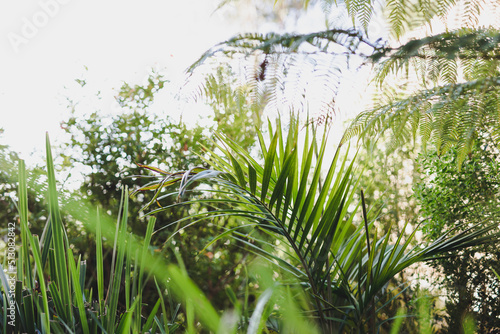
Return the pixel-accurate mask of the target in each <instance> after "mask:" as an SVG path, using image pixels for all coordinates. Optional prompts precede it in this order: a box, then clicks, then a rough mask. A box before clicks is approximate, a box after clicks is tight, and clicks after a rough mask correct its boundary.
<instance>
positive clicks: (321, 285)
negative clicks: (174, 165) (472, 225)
mask: <svg viewBox="0 0 500 334" xmlns="http://www.w3.org/2000/svg"><path fill="white" fill-rule="evenodd" d="M299 123H300V122H299V120H298V118H297V117H292V118H291V122H290V125H289V126H288V127H287V128H284V127H283V126H282V124H281V122H280V120H278V121H277V123H276V125H275V126H271V125H269V138H268V140H265V139H264V137H263V134H262V133H261V132H259V139H260V154H261V156H262V160H259V159H255V158H253V157H252V156H251V155H250V154H249V153H248V152H247V151H246V150H244V149H242V148H241V147H240V146H239V145H238V144H237V143H235V142H234V141H231V140H229V139H227V138H226V137H224V136H223V135H219V140H220V143H219V144H218V145H217V149H216V151H217V152H216V151H212V152H210V158H209V159H208V160H207V162H208V163H209V164H210V165H211V166H212V168H213V169H203V168H194V169H191V170H189V171H181V172H175V173H168V172H165V171H162V170H159V169H157V168H154V167H150V166H144V167H145V168H148V169H151V170H153V171H155V172H157V173H158V174H159V179H158V180H157V181H154V182H152V183H150V184H147V185H145V186H144V187H142V188H140V189H139V190H138V191H155V196H154V198H155V199H154V201H152V202H158V203H159V204H160V205H161V202H162V200H163V199H165V198H166V197H171V196H175V197H177V198H178V199H179V202H178V203H176V204H173V205H170V206H168V207H160V208H157V209H154V210H151V211H150V212H149V213H148V214H150V215H154V214H156V213H158V212H162V211H168V210H175V208H177V207H179V206H184V205H188V204H190V203H193V202H195V203H198V204H199V205H200V209H199V210H198V211H197V212H196V213H193V214H191V215H190V216H188V217H185V218H182V219H180V220H179V221H177V222H175V223H174V224H172V226H177V227H178V229H176V230H173V232H172V236H173V235H175V234H176V233H178V232H179V231H181V230H184V229H186V230H187V232H188V233H189V227H190V226H192V225H194V224H202V223H207V222H210V221H212V220H214V219H219V218H221V217H233V218H234V219H237V220H238V221H239V222H240V225H239V226H237V227H235V228H232V229H227V230H225V231H223V232H222V233H221V234H220V235H218V236H214V239H213V241H212V242H215V241H216V240H219V239H220V238H223V237H229V238H233V239H235V240H236V241H238V242H239V243H241V244H242V245H245V246H246V247H247V249H249V250H250V251H251V252H253V253H255V254H257V255H259V256H261V257H263V258H265V259H267V260H269V261H270V262H272V263H273V264H274V265H275V268H276V270H277V271H278V272H280V279H282V280H283V281H282V284H285V277H287V276H292V277H294V278H295V280H297V281H298V282H299V284H297V285H294V286H295V289H298V288H300V289H302V290H303V291H304V292H305V293H306V294H307V295H308V301H309V302H308V304H307V306H306V307H304V312H307V311H309V313H305V314H310V318H311V319H314V320H316V321H317V322H318V324H319V326H320V327H321V329H322V331H323V332H325V333H337V332H342V331H344V332H352V331H358V332H359V331H361V332H366V331H369V332H375V331H376V329H377V328H378V327H379V326H381V325H382V321H380V320H379V319H378V318H377V314H378V313H379V312H380V311H381V310H382V309H383V308H384V306H385V305H386V303H387V298H384V297H386V296H385V295H384V291H385V288H386V287H387V284H388V282H389V281H390V280H391V278H393V277H394V276H395V275H396V274H398V273H399V272H400V271H402V270H403V269H405V268H407V267H408V266H410V265H412V264H414V263H416V262H420V261H428V260H432V259H434V258H436V257H442V256H448V254H450V253H451V252H454V251H457V250H460V249H463V248H466V247H471V246H474V245H479V244H483V243H490V242H494V241H497V240H498V238H499V237H500V234H498V233H496V234H495V233H489V232H490V231H491V230H492V229H493V228H494V226H488V227H483V228H480V229H469V230H466V231H464V232H462V233H458V234H456V235H450V234H447V235H443V236H442V237H440V238H438V239H437V240H436V241H435V242H433V243H431V244H428V245H424V246H422V245H419V246H416V247H413V248H411V247H410V242H411V239H412V238H413V237H414V235H415V232H416V231H414V232H413V233H412V234H411V235H410V237H409V238H408V239H407V240H403V239H402V236H399V237H398V238H397V239H396V240H390V239H391V238H390V235H391V234H390V231H389V232H388V233H387V234H386V235H384V236H383V237H381V238H380V239H376V238H372V237H371V236H372V235H373V234H374V233H373V232H374V231H373V230H374V221H368V220H367V219H366V217H367V208H366V206H365V205H364V200H363V203H358V204H357V205H356V206H355V207H356V209H354V210H352V209H349V208H350V206H352V205H354V204H355V203H353V196H354V194H355V192H357V191H358V189H357V180H355V179H353V175H354V174H353V169H354V168H355V167H354V161H351V162H349V161H348V158H347V156H348V155H347V154H346V152H344V151H343V150H342V148H341V146H339V147H338V148H337V150H336V152H335V154H334V156H333V158H332V160H331V162H330V163H328V160H327V159H328V158H327V151H328V149H327V148H328V144H327V138H328V122H325V124H326V125H325V127H324V128H323V129H322V130H323V131H322V132H323V134H319V132H320V129H318V128H317V126H314V125H312V124H311V123H310V122H306V124H305V125H304V126H303V128H301V127H300V126H299ZM286 133H287V134H286ZM317 136H321V139H320V140H318V143H317V142H316V138H317ZM324 170H327V173H326V175H325V176H324V177H322V172H323V171H324ZM175 183H177V184H179V187H178V190H177V191H174V192H171V193H167V194H163V193H162V191H161V190H162V189H164V188H165V187H167V186H169V185H172V184H175ZM200 184H203V186H201V185H200ZM208 186H209V187H208ZM194 188H196V190H197V191H202V192H204V193H205V194H207V195H206V196H197V197H196V198H194V197H192V196H191V195H190V193H191V192H192V190H193V189H194ZM358 211H361V213H362V217H363V218H364V219H362V221H361V223H359V222H356V219H355V216H356V213H358ZM162 228H167V227H162ZM257 231H259V232H260V234H258V233H257ZM259 235H260V236H259ZM375 235H376V233H375ZM276 241H278V242H276ZM270 245H273V247H271V248H269V246H270ZM276 245H280V246H279V247H278V246H276ZM285 273H286V275H285ZM393 298H394V297H393Z"/></svg>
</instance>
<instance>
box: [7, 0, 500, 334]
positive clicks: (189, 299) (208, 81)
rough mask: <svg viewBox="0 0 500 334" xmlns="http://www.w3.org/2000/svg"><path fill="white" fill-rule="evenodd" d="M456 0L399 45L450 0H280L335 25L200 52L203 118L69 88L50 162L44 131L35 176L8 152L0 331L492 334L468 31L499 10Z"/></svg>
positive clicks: (486, 77) (489, 97) (489, 249)
mask: <svg viewBox="0 0 500 334" xmlns="http://www.w3.org/2000/svg"><path fill="white" fill-rule="evenodd" d="M228 2H230V1H224V2H223V3H221V6H223V5H226V3H228ZM458 4H459V5H463V6H462V7H460V6H459V9H460V8H461V11H460V10H459V13H460V14H462V15H463V16H462V17H461V20H462V21H461V22H462V27H460V28H459V29H452V28H449V29H445V32H443V33H440V34H435V35H429V36H424V35H421V36H419V38H410V36H412V34H415V32H416V31H417V29H419V28H420V27H422V26H425V25H427V26H428V25H429V24H435V22H434V21H432V20H433V19H435V18H440V19H442V20H445V21H446V19H447V18H449V17H450V16H451V15H452V14H451V13H452V9H453V8H456V7H454V6H455V5H456V2H455V1H441V0H440V1H438V0H436V1H434V0H433V1H426V2H422V1H415V2H411V1H410V2H408V1H401V0H394V1H388V2H386V3H384V4H382V3H378V2H374V1H371V0H360V1H346V2H343V3H334V4H333V3H332V2H331V1H327V0H318V1H304V2H300V1H299V2H297V1H284V2H277V7H276V8H275V9H274V10H270V11H269V13H273V14H272V15H271V14H269V16H266V17H268V18H269V19H272V20H280V17H284V16H286V15H285V14H284V13H285V12H286V11H287V10H289V11H290V13H294V15H300V13H301V12H302V11H305V10H307V8H309V7H310V6H316V5H317V6H321V8H322V9H323V10H324V13H325V18H326V30H324V31H319V32H314V33H308V34H300V33H283V34H281V33H269V34H259V33H249V34H242V35H238V36H235V37H233V38H231V39H229V40H227V41H224V42H221V43H220V44H218V45H216V46H214V47H213V48H211V49H210V50H208V51H207V52H206V53H205V54H203V55H201V57H200V58H199V60H198V61H197V62H196V63H195V64H193V66H192V67H191V68H190V69H188V74H189V78H188V82H187V84H186V85H185V86H184V87H185V88H184V89H183V90H181V91H180V95H182V94H184V95H189V96H190V98H192V99H193V101H203V102H204V103H205V104H206V106H207V107H208V108H209V110H210V116H209V117H208V119H209V121H208V122H205V123H204V124H200V123H199V124H197V125H194V126H193V125H188V124H187V123H185V122H183V121H182V119H181V120H180V121H177V120H175V121H174V120H173V118H170V117H166V116H164V115H158V114H155V113H153V112H152V111H151V109H150V107H151V104H152V103H153V101H154V99H155V97H156V96H157V95H158V94H159V93H161V92H162V90H164V89H166V88H165V87H166V86H167V84H168V82H169V79H168V78H166V77H164V76H163V75H161V74H159V73H156V72H153V73H152V74H150V75H149V77H148V78H147V79H146V80H145V82H144V83H141V84H133V83H124V84H123V86H122V87H120V89H119V90H118V92H117V95H116V101H117V103H118V104H119V106H120V108H121V109H120V112H119V113H117V114H115V115H113V116H107V115H106V113H105V112H103V111H101V110H80V109H79V108H80V107H79V104H78V101H76V102H72V100H71V98H70V99H69V101H70V105H69V109H70V110H71V115H70V117H68V119H66V120H65V121H64V122H63V123H62V126H63V127H64V129H65V130H66V132H67V133H68V136H69V137H68V138H69V140H68V142H67V143H65V144H64V145H63V147H61V148H60V151H61V152H70V153H66V154H60V157H58V158H60V160H59V161H61V164H59V165H55V164H54V159H53V158H52V148H51V145H50V142H49V140H48V138H47V148H46V154H47V162H46V166H44V167H45V168H43V169H42V168H40V167H34V168H30V169H29V170H28V171H26V168H25V166H24V162H23V161H22V160H19V159H18V157H17V155H16V153H14V152H11V151H10V150H9V148H8V147H5V146H0V166H1V167H2V168H1V170H0V189H1V190H2V194H1V195H0V209H1V210H0V219H1V222H2V224H1V227H2V229H4V230H3V231H7V229H6V226H7V223H8V222H16V223H17V226H19V230H18V231H16V232H17V235H18V236H19V241H20V243H19V250H18V263H17V265H18V266H17V279H18V280H17V283H16V296H15V301H16V305H17V308H16V326H15V329H14V328H13V327H11V326H9V325H8V313H7V311H6V310H7V305H8V298H7V291H8V287H7V283H6V276H5V274H4V272H3V270H2V271H1V273H0V275H1V279H2V294H1V299H0V308H2V311H3V312H2V316H1V319H0V328H2V332H5V333H7V332H16V333H17V332H19V333H25V332H26V333H39V332H41V333H66V332H70V333H125V332H127V333H128V332H134V333H146V332H158V333H169V332H188V333H195V332H214V333H235V332H248V333H262V332H264V333H272V332H280V333H281V332H283V333H305V332H307V333H314V332H318V333H398V332H406V333H431V332H443V333H445V332H447V333H473V332H478V333H497V332H500V318H499V315H500V309H499V306H500V305H499V303H498V298H497V297H498V294H499V292H500V291H499V287H500V279H499V277H498V274H497V273H499V272H500V267H499V265H498V264H499V261H498V255H499V254H498V243H499V237H500V231H499V209H500V208H499V203H500V201H499V198H498V196H499V184H500V176H499V175H500V174H499V172H500V165H499V163H500V159H499V156H498V149H499V138H500V137H499V133H500V132H499V128H500V127H499V125H500V118H499V117H500V111H499V106H500V104H499V103H498V100H499V99H498V98H499V91H498V87H499V83H500V81H499V74H498V73H499V64H498V61H499V59H500V47H499V46H500V31H498V30H497V29H496V28H495V27H482V26H480V25H479V24H478V22H477V21H478V20H477V17H479V16H480V14H481V12H482V11H481V8H483V7H484V8H486V9H487V10H489V9H491V8H493V9H497V10H498V9H499V8H498V4H497V3H496V2H493V1H492V2H488V1H479V0H474V1H469V2H466V3H464V4H462V3H461V2H459V3H458ZM240 5H241V4H240ZM259 8H261V10H262V11H263V12H266V11H267V10H268V8H269V7H268V6H267V5H266V4H264V3H262V7H259ZM334 8H341V9H342V8H343V10H345V11H346V13H347V15H348V16H349V18H350V19H352V20H351V21H350V22H349V23H345V24H344V23H342V21H334V20H331V19H332V16H331V12H332V10H333V9H334ZM382 15H385V17H386V19H387V20H386V22H387V24H388V26H389V30H388V32H389V34H390V35H391V37H390V38H387V39H376V40H374V37H373V36H371V35H370V25H371V24H373V23H374V21H376V20H378V19H379V16H382ZM367 65H368V66H370V65H371V66H372V68H373V69H374V75H373V77H374V79H373V87H375V88H374V89H376V90H377V94H376V98H375V101H374V103H373V104H372V105H371V106H370V107H368V108H366V110H365V111H363V112H361V113H360V114H358V115H356V117H355V118H354V120H353V121H352V123H350V124H349V126H348V127H347V129H346V130H345V132H343V136H342V138H341V140H340V142H338V143H337V142H334V140H333V139H332V138H331V137H333V136H332V133H334V132H336V131H340V130H338V127H336V126H337V125H336V124H335V114H336V113H339V112H342V111H343V110H342V109H341V108H340V107H339V105H337V102H336V98H337V96H338V95H337V94H338V93H339V90H340V89H341V88H340V87H341V84H342V80H343V75H349V74H352V73H353V72H352V71H351V67H350V66H354V67H357V68H358V70H360V68H364V67H366V66H367ZM77 82H78V84H79V85H80V86H81V87H82V88H83V87H84V86H85V85H86V82H85V81H84V80H81V79H78V80H77ZM342 108H345V107H342ZM264 115H266V116H267V115H278V116H276V117H269V118H267V117H265V116H264ZM353 138H356V140H357V141H355V140H353ZM56 161H58V160H56ZM68 173H80V174H81V175H82V177H81V178H80V180H81V183H80V184H79V185H78V187H77V189H70V188H69V187H67V189H66V181H63V182H61V181H59V182H58V181H57V180H58V176H57V175H59V174H61V175H64V174H68ZM0 261H2V264H3V267H2V269H3V268H5V267H6V266H5V264H6V262H5V261H6V258H5V257H3V258H0ZM423 263H429V264H430V267H427V269H423V268H425V267H423V266H422V264H423ZM422 272H424V273H425V275H427V276H429V275H428V274H429V273H431V272H432V273H433V274H434V275H436V276H438V278H437V279H435V280H430V279H429V280H428V281H427V282H426V281H425V280H418V279H417V278H416V277H417V275H418V273H422ZM429 283H430V284H431V286H436V285H437V284H438V286H439V289H428V287H429ZM440 302H445V303H446V304H445V309H444V310H442V312H441V311H440V310H438V308H439V306H438V304H439V303H440Z"/></svg>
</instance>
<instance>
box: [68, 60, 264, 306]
mask: <svg viewBox="0 0 500 334" xmlns="http://www.w3.org/2000/svg"><path fill="white" fill-rule="evenodd" d="M220 71H221V72H220V73H219V75H218V76H212V77H210V78H207V81H210V85H211V86H210V89H209V90H207V92H206V94H207V96H208V97H210V99H209V101H208V103H209V105H210V106H211V107H212V108H213V112H214V116H213V117H214V120H215V125H213V127H214V128H222V127H224V128H225V129H227V131H228V132H229V135H230V136H234V137H233V138H234V139H237V140H241V141H242V142H243V144H244V145H245V147H250V146H251V145H252V144H253V142H254V140H255V139H254V138H255V130H254V129H255V124H258V120H260V116H259V111H258V110H256V109H254V110H251V109H249V108H247V106H246V100H247V98H246V93H245V91H244V90H240V89H238V88H237V87H236V88H235V82H234V81H228V80H227V78H226V77H225V76H224V73H225V71H230V70H229V69H225V68H222V67H221V69H220ZM224 80H225V81H224ZM165 83H166V80H165V79H164V78H163V77H162V76H161V75H157V74H154V73H153V74H152V75H151V76H150V77H149V78H148V80H147V82H146V83H145V84H144V85H129V84H124V85H123V86H122V87H121V89H120V92H119V94H118V96H117V97H116V98H117V100H118V102H119V104H120V106H122V108H123V109H122V110H121V113H119V114H117V115H115V116H113V117H104V116H103V114H102V113H100V112H93V113H91V114H90V116H88V117H77V116H76V114H77V113H74V114H73V116H72V117H71V118H70V119H69V120H68V121H66V122H65V124H64V125H63V126H64V128H65V129H66V131H67V132H68V134H70V135H71V142H70V143H69V144H67V145H66V148H65V150H64V151H68V150H69V151H71V152H72V154H71V155H69V156H67V157H66V161H67V162H68V163H69V165H70V166H72V168H74V169H81V170H83V171H84V174H85V179H84V181H83V183H82V184H81V186H80V192H81V193H82V196H83V197H84V198H87V199H88V200H89V201H90V202H91V203H92V204H94V205H96V206H100V207H101V208H102V209H103V210H104V211H105V212H108V213H110V214H113V215H118V214H119V210H120V206H119V203H120V198H121V192H122V189H123V188H124V187H129V188H132V187H134V186H135V185H136V182H137V181H136V179H141V180H142V178H143V177H144V176H145V175H144V172H143V169H141V168H138V166H142V165H157V166H160V167H161V168H165V169H169V170H172V169H189V168H191V167H193V166H196V165H199V164H202V160H201V159H200V157H199V156H198V154H201V155H202V154H203V151H204V149H205V147H211V146H212V145H213V144H212V142H211V139H210V137H206V136H205V135H206V134H207V133H210V131H212V128H211V127H208V126H204V127H203V126H199V125H197V126H194V127H188V126H187V125H186V124H185V123H184V122H182V120H181V121H179V122H174V121H173V120H172V118H170V117H168V116H167V117H160V116H157V115H155V114H153V113H151V112H150V108H149V107H150V105H151V104H152V102H153V100H154V97H155V95H156V94H157V92H158V91H159V90H160V89H162V88H164V87H165V86H164V84H165ZM209 94H212V95H209ZM216 98H217V99H216ZM238 99H241V100H238ZM217 101H224V102H217ZM254 107H255V106H254ZM254 122H255V124H254ZM194 152H197V153H198V154H196V153H194ZM150 200H151V197H148V194H146V195H144V194H139V195H138V196H133V197H131V198H130V199H129V201H128V214H129V215H130V216H131V217H134V218H135V219H134V220H132V221H131V222H130V223H129V225H128V226H129V229H130V230H131V231H133V232H134V233H135V234H138V235H141V234H144V233H145V232H146V226H147V224H146V219H145V218H144V217H143V214H142V212H141V207H143V206H144V205H145V204H146V203H148V202H149V201H150ZM172 203H173V201H172V202H171V203H170V204H172ZM155 205H156V204H155ZM163 205H166V204H165V202H164V203H163ZM190 209H191V210H196V206H193V207H192V208H187V207H186V208H183V209H181V210H177V211H176V212H173V213H170V214H168V215H167V214H159V215H157V217H156V219H157V225H159V226H166V225H168V224H170V223H171V222H173V221H176V220H177V219H180V218H182V217H183V216H184V215H186V214H187V212H188V210H190ZM221 224H228V225H231V224H232V223H231V222H222V221H221V222H219V223H217V224H213V225H210V226H203V227H200V228H199V230H198V231H197V233H196V237H188V236H187V235H183V234H180V233H179V234H177V235H176V238H175V239H173V240H170V241H169V242H166V240H167V239H168V237H169V234H168V233H167V231H165V230H160V231H158V232H157V233H155V234H154V235H153V236H152V240H151V244H152V245H154V246H155V247H157V249H158V251H159V252H160V251H161V252H162V253H163V254H164V255H166V256H168V257H173V256H174V255H175V254H174V253H176V252H178V253H180V258H182V259H183V261H184V262H185V264H186V268H187V272H188V273H189V275H190V277H191V278H192V279H193V280H195V281H196V282H197V283H198V284H199V285H200V287H201V288H202V289H203V291H204V292H205V293H206V294H207V295H208V296H209V297H210V298H211V300H212V302H213V303H214V304H215V305H217V306H218V307H220V308H225V307H228V306H229V305H230V302H229V300H228V299H227V298H226V293H225V290H224V288H225V285H227V284H230V285H231V286H233V287H234V288H235V289H237V288H238V287H239V285H240V284H242V282H243V280H244V277H243V275H240V276H238V277H234V276H231V275H230V273H231V271H228V268H230V267H232V266H234V267H235V268H234V269H235V270H238V271H241V267H242V266H243V265H244V263H245V261H246V260H247V256H245V255H244V253H242V251H241V249H240V248H238V247H236V246H235V245H233V244H227V245H225V250H224V251H223V252H219V253H216V252H213V253H210V254H208V255H206V256H205V255H201V256H200V255H199V254H198V253H199V251H201V250H202V249H203V248H204V245H205V244H206V243H207V242H208V240H209V238H210V236H211V235H213V234H214V233H217V231H218V230H219V229H220V227H219V226H218V225H221ZM72 242H73V243H74V246H75V248H76V249H78V250H81V251H82V252H85V253H86V255H85V256H86V257H88V258H89V265H90V266H94V265H95V263H94V262H93V261H94V259H95V257H94V256H93V254H94V253H93V251H92V250H91V249H90V250H89V249H88V244H89V243H90V244H93V241H92V240H88V239H87V240H84V241H83V242H75V241H74V240H72ZM214 255H216V256H214ZM104 261H105V263H106V264H107V265H106V266H105V267H107V266H110V265H111V263H110V261H111V253H109V252H106V253H105V256H104ZM88 275H89V276H90V277H88V280H87V281H88V284H89V285H90V284H93V285H94V286H95V282H96V280H95V277H94V276H95V274H94V273H92V272H89V273H88ZM146 293H147V294H149V295H150V297H148V296H146V295H145V296H144V299H145V300H148V301H149V302H150V304H153V303H152V301H151V299H152V298H153V299H154V298H156V297H155V296H156V288H154V287H153V288H152V289H150V290H148V291H146V292H145V294H146Z"/></svg>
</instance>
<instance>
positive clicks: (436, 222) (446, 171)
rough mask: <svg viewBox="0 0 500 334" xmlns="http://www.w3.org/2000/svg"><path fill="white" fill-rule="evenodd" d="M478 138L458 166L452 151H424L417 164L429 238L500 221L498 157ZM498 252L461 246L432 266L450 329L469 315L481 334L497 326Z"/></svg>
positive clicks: (499, 320)
mask: <svg viewBox="0 0 500 334" xmlns="http://www.w3.org/2000/svg"><path fill="white" fill-rule="evenodd" d="M486 143H487V141H485V140H482V141H478V142H477V143H476V144H475V145H476V147H475V150H474V152H473V153H472V155H471V156H470V157H469V158H468V159H467V160H466V161H465V162H464V163H463V165H462V169H461V171H459V172H458V171H457V170H456V167H455V163H456V159H457V156H456V151H454V150H451V151H450V152H449V153H447V154H445V155H444V156H442V157H441V159H439V158H438V157H437V154H436V152H431V153H429V154H428V155H426V156H425V157H424V159H423V162H422V169H423V171H424V172H425V173H426V174H427V178H426V179H425V180H423V181H422V182H421V183H418V184H417V185H416V186H415V192H416V195H417V196H418V199H419V202H420V204H421V206H422V212H423V214H425V215H427V216H429V220H428V222H427V223H426V224H425V225H424V230H425V231H426V235H427V236H428V238H429V239H430V240H433V239H436V238H438V237H439V236H440V235H442V234H443V233H446V231H448V230H450V229H458V230H465V229H467V228H468V227H469V226H472V225H474V224H477V223H478V222H485V223H488V224H491V223H495V224H496V226H497V227H496V230H498V223H499V221H500V199H499V194H500V159H499V158H500V156H499V152H498V150H497V149H496V148H495V147H492V146H491V145H489V144H486ZM499 260H500V252H499V251H498V248H497V247H496V246H485V247H482V248H480V249H476V250H464V251H461V252H459V253H457V254H456V256H453V257H447V258H445V259H441V260H439V261H437V262H436V263H435V265H434V266H435V267H436V268H437V269H439V270H440V271H442V273H443V275H444V277H443V284H444V287H445V288H446V289H447V290H448V296H449V298H450V299H449V302H448V304H447V311H448V313H449V318H448V324H449V329H448V330H449V332H450V333H458V332H459V331H461V326H462V323H461V322H462V321H463V319H464V318H465V317H467V316H469V317H470V316H472V317H473V318H474V319H475V321H476V322H477V325H478V330H479V332H480V333H489V332H490V331H489V330H493V329H495V328H496V329H497V330H498V328H500V318H499V317H498V314H500V304H499V301H498V298H496V297H495V296H496V295H498V293H500V285H499V284H498V280H497V278H496V276H495V274H494V270H497V271H498V270H499V269H500V268H499V263H500V261H499Z"/></svg>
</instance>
